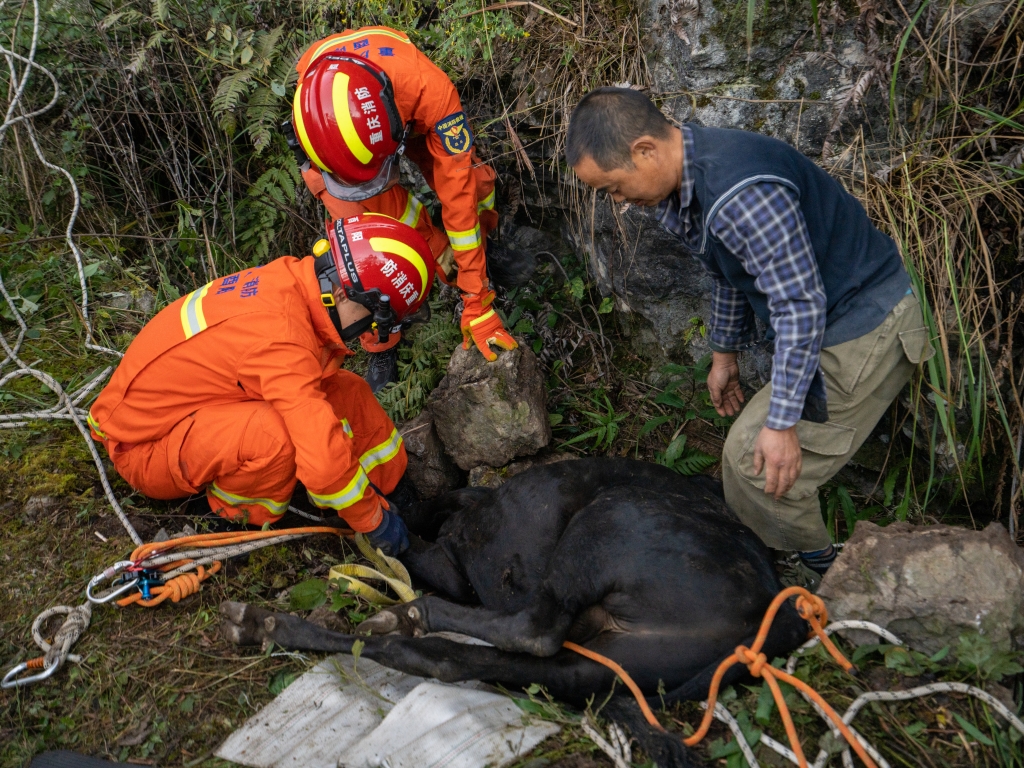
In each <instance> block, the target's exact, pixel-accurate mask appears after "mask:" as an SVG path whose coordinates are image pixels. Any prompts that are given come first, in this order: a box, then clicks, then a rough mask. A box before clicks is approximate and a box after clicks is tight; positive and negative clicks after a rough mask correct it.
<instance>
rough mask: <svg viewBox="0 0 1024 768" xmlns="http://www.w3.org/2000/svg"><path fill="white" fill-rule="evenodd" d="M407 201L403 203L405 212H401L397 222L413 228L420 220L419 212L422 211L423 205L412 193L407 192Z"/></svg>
mask: <svg viewBox="0 0 1024 768" xmlns="http://www.w3.org/2000/svg"><path fill="white" fill-rule="evenodd" d="M408 194H409V199H408V200H406V202H405V211H403V212H402V216H401V218H399V221H400V222H402V223H403V224H405V225H407V226H410V227H415V226H416V223H417V222H418V221H419V220H420V211H422V210H423V203H421V202H420V201H419V199H418V198H417V197H416V195H414V194H413V193H412V192H409V193H408Z"/></svg>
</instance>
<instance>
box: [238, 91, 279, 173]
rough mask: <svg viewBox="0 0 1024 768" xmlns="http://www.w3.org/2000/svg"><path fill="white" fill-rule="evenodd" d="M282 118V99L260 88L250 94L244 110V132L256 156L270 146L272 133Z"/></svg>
mask: <svg viewBox="0 0 1024 768" xmlns="http://www.w3.org/2000/svg"><path fill="white" fill-rule="evenodd" d="M283 117H284V115H283V109H282V99H280V98H279V97H278V96H277V95H276V94H275V93H274V92H273V90H271V89H270V88H266V87H263V86H260V87H259V88H257V89H256V90H255V91H253V92H252V95H251V96H250V97H249V104H248V106H247V107H246V109H245V119H246V123H247V126H246V129H245V130H246V132H247V133H248V134H249V138H250V139H251V140H252V145H253V148H254V149H255V150H256V155H257V156H259V155H260V154H262V153H263V150H264V149H266V148H267V145H268V144H270V141H271V139H272V138H273V131H274V129H275V128H276V127H277V125H278V124H279V123H280V122H281V120H282V119H283Z"/></svg>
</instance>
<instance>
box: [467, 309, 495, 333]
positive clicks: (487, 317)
mask: <svg viewBox="0 0 1024 768" xmlns="http://www.w3.org/2000/svg"><path fill="white" fill-rule="evenodd" d="M493 314H494V310H493V309H489V310H487V311H486V312H484V313H483V314H482V315H480V317H478V318H476V319H474V320H470V321H469V327H470V328H472V327H473V326H474V325H476V324H477V323H482V322H484V321H485V320H490V319H491V316H492V315H493Z"/></svg>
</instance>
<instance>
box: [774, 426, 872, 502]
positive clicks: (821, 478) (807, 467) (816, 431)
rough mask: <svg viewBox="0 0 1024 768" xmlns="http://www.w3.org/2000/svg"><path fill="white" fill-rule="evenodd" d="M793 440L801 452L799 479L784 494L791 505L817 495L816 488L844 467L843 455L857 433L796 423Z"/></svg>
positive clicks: (850, 430)
mask: <svg viewBox="0 0 1024 768" xmlns="http://www.w3.org/2000/svg"><path fill="white" fill-rule="evenodd" d="M796 436H797V438H798V439H799V440H800V448H801V449H802V450H803V468H802V469H801V470H800V477H799V478H798V479H797V481H796V483H795V484H794V485H793V487H792V488H791V489H790V490H789V493H787V494H786V498H787V499H792V500H793V501H797V500H799V499H805V498H807V497H808V496H810V495H811V494H813V493H817V492H818V486H820V485H821V484H822V483H824V482H825V481H826V480H828V479H829V478H830V477H832V475H834V474H835V473H836V472H838V471H839V470H840V469H841V468H842V466H843V464H845V463H846V455H847V454H848V453H849V452H850V448H852V447H853V439H854V437H856V436H857V430H856V428H855V427H848V426H846V425H845V424H836V423H835V422H833V421H827V422H825V423H824V424H815V423H814V422H812V421H798V422H797V423H796Z"/></svg>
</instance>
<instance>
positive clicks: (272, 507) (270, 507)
mask: <svg viewBox="0 0 1024 768" xmlns="http://www.w3.org/2000/svg"><path fill="white" fill-rule="evenodd" d="M210 493H212V494H213V495H214V496H216V497H217V498H218V499H220V500H221V501H223V502H224V503H225V504H230V505H231V506H233V507H237V506H241V505H243V504H259V505H260V506H261V507H265V508H266V510H267V511H268V512H270V514H272V515H283V514H284V513H285V512H287V511H288V501H274V500H273V499H251V498H249V497H248V496H239V495H238V494H235V493H228V492H227V491H225V490H224V489H223V488H220V487H218V485H217V484H216V483H211V484H210Z"/></svg>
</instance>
